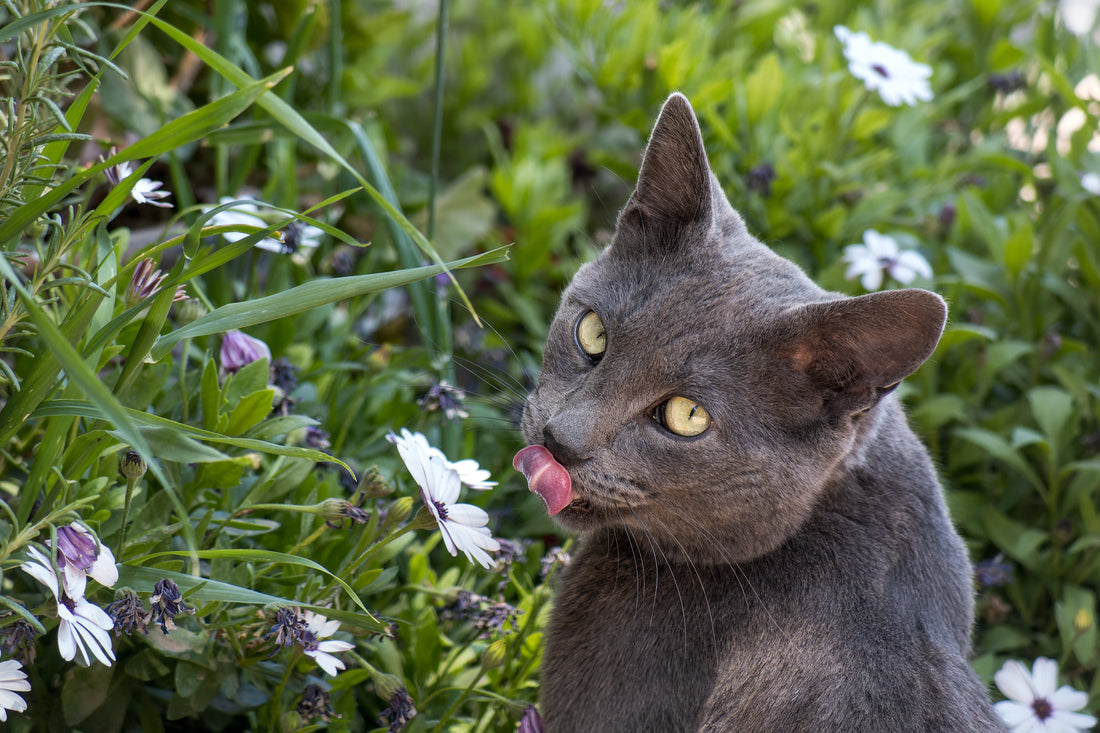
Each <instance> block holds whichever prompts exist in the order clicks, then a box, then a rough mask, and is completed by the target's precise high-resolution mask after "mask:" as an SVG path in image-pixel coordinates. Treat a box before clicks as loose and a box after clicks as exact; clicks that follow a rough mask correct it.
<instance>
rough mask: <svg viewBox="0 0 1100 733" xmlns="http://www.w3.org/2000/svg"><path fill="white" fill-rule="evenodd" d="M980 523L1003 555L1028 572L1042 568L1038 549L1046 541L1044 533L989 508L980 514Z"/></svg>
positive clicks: (1041, 558)
mask: <svg viewBox="0 0 1100 733" xmlns="http://www.w3.org/2000/svg"><path fill="white" fill-rule="evenodd" d="M982 522H983V524H984V525H985V528H986V531H987V532H988V533H989V538H990V539H991V540H993V543H994V544H995V545H996V546H997V547H998V548H1000V550H1001V551H1003V552H1004V554H1006V555H1008V556H1009V557H1011V558H1012V559H1013V560H1016V561H1017V562H1019V563H1020V564H1021V565H1023V566H1024V567H1026V568H1028V569H1029V570H1038V568H1039V567H1041V566H1042V563H1043V557H1042V554H1041V552H1040V548H1041V547H1042V545H1043V543H1045V542H1046V541H1047V533H1046V532H1040V531H1039V530H1037V529H1032V528H1030V527H1028V526H1027V525H1025V524H1022V523H1020V522H1017V521H1016V520H1014V519H1010V518H1009V517H1007V516H1005V515H1004V514H1002V513H1001V512H999V511H997V509H995V508H993V507H991V506H990V507H986V509H985V511H983V512H982Z"/></svg>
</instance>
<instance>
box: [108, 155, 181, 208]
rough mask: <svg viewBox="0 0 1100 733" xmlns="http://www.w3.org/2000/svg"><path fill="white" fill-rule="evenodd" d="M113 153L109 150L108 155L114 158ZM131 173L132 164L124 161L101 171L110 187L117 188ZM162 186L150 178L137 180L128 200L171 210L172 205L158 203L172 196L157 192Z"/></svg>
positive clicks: (169, 193)
mask: <svg viewBox="0 0 1100 733" xmlns="http://www.w3.org/2000/svg"><path fill="white" fill-rule="evenodd" d="M115 153H116V151H115V149H114V148H111V150H110V152H109V153H108V155H110V156H111V157H114V156H115ZM100 160H103V158H100ZM133 172H134V166H133V163H131V162H130V161H128V160H124V161H122V162H121V163H118V164H116V165H112V166H111V167H110V168H108V169H107V170H105V171H103V174H104V175H105V176H107V180H108V181H110V183H111V185H112V186H117V185H118V184H120V183H122V182H123V181H124V180H126V179H127V178H129V177H130V176H131V175H132V174H133ZM163 185H164V184H163V183H161V182H160V181H154V180H153V179H152V178H139V179H138V180H137V182H136V183H135V184H134V187H133V188H131V189H130V198H132V199H133V200H134V201H137V202H138V203H139V204H151V205H152V206H159V207H160V208H162V209H170V208H172V204H169V203H167V202H165V203H161V202H160V200H161V199H164V198H167V197H169V196H171V195H172V192H171V191H160V190H158V189H159V188H160V187H161V186H163Z"/></svg>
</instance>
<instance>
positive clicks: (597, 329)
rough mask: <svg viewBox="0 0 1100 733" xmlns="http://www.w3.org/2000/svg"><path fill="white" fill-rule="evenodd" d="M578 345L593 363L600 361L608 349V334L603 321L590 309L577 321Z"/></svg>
mask: <svg viewBox="0 0 1100 733" xmlns="http://www.w3.org/2000/svg"><path fill="white" fill-rule="evenodd" d="M577 346H579V347H580V349H581V351H583V352H584V353H585V355H586V356H588V358H589V359H591V360H592V362H593V363H595V362H597V361H599V360H600V358H601V357H602V356H603V353H604V352H605V351H607V334H606V333H605V332H604V328H603V321H601V320H600V317H599V316H597V315H596V313H595V312H594V311H588V312H587V313H585V314H584V315H583V316H581V319H580V320H579V321H577Z"/></svg>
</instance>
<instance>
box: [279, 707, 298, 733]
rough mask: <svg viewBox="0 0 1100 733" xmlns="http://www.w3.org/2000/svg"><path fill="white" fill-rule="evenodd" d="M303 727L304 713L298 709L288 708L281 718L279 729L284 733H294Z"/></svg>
mask: <svg viewBox="0 0 1100 733" xmlns="http://www.w3.org/2000/svg"><path fill="white" fill-rule="evenodd" d="M301 728H302V714H301V713H299V712H298V711H297V710H287V711H286V712H285V713H283V715H282V717H281V718H279V730H280V731H282V732H283V733H294V731H296V730H301Z"/></svg>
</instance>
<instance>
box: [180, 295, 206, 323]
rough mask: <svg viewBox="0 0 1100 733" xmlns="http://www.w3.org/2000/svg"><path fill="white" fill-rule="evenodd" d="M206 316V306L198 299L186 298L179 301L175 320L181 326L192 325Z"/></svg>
mask: <svg viewBox="0 0 1100 733" xmlns="http://www.w3.org/2000/svg"><path fill="white" fill-rule="evenodd" d="M205 315H206V306H205V305H203V304H202V301H201V300H199V299H198V298H188V299H187V300H184V301H181V302H180V304H179V307H177V308H176V320H177V321H179V324H180V325H181V326H186V325H187V324H188V323H194V322H195V321H197V320H199V319H200V318H202V317H203V316H205Z"/></svg>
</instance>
